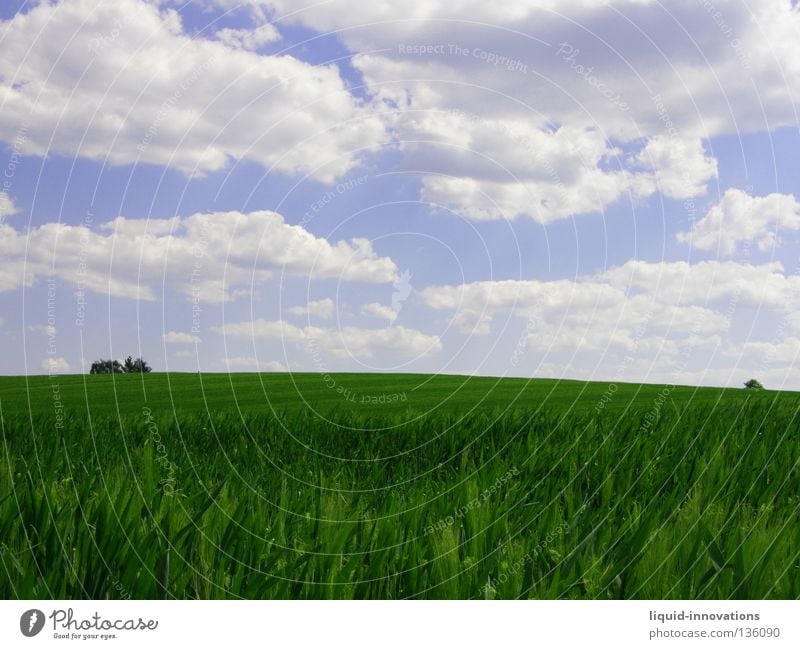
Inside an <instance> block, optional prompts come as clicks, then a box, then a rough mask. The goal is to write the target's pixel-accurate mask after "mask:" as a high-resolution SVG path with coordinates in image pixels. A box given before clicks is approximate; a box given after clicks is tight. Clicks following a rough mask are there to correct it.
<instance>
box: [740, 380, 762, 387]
mask: <svg viewBox="0 0 800 649" xmlns="http://www.w3.org/2000/svg"><path fill="white" fill-rule="evenodd" d="M744 387H745V389H747V390H763V389H764V386H763V385H761V382H760V381H757V380H756V379H750V380H749V381H745V382H744Z"/></svg>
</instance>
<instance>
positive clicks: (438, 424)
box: [0, 374, 800, 599]
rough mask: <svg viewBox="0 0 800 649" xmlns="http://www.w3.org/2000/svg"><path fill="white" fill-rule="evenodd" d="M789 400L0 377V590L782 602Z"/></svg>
mask: <svg viewBox="0 0 800 649" xmlns="http://www.w3.org/2000/svg"><path fill="white" fill-rule="evenodd" d="M799 409H800V394H795V393H777V392H770V391H753V392H751V391H745V390H721V389H714V388H691V387H673V386H658V385H633V384H608V383H584V382H576V381H548V380H538V379H537V380H535V381H529V380H523V379H492V378H474V377H473V378H469V377H459V376H424V375H382V374H380V375H365V374H361V375H358V374H334V375H330V376H327V375H326V376H321V375H319V374H293V375H288V374H234V375H225V374H203V375H200V374H170V375H167V374H149V375H122V376H121V375H116V376H113V375H112V376H61V377H54V378H53V379H50V378H49V377H30V378H23V377H7V378H0V415H1V416H2V418H1V423H2V439H3V444H2V448H1V449H0V563H1V564H2V567H1V568H0V597H4V598H93V599H104V598H163V597H175V598H237V597H244V598H476V599H480V598H520V597H521V598H653V599H661V598H743V599H744V598H747V599H749V598H764V597H767V598H797V597H799V596H800V520H799V518H800V517H799V516H798V514H800V480H799V479H798V478H799V476H798V458H800V434H799V433H798V425H797V424H798V419H797V415H798V410H799Z"/></svg>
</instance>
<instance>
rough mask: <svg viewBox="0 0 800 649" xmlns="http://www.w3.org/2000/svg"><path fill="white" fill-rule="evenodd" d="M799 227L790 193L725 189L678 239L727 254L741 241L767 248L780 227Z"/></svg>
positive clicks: (796, 206) (799, 210) (799, 218)
mask: <svg viewBox="0 0 800 649" xmlns="http://www.w3.org/2000/svg"><path fill="white" fill-rule="evenodd" d="M799 229H800V203H798V201H797V199H796V198H795V197H794V196H792V195H791V194H769V195H768V196H749V195H748V194H746V193H745V192H743V191H742V190H740V189H728V190H727V191H726V192H725V195H724V196H723V197H722V200H721V201H720V202H719V203H717V204H716V205H714V206H713V207H712V208H711V209H710V210H709V211H708V213H707V214H706V215H705V216H704V217H703V218H702V219H700V220H699V221H698V222H697V223H695V225H694V228H693V229H692V231H691V232H682V233H679V234H678V240H679V241H681V242H683V243H690V244H691V245H692V246H693V247H694V248H697V249H699V250H711V251H718V253H719V254H721V255H726V256H729V255H733V254H734V253H735V252H736V247H737V246H738V245H739V244H740V243H744V242H754V243H755V244H756V246H758V249H759V250H762V251H766V250H769V249H770V248H773V247H774V246H775V245H776V243H777V241H778V237H779V233H780V231H781V230H784V231H796V230H799Z"/></svg>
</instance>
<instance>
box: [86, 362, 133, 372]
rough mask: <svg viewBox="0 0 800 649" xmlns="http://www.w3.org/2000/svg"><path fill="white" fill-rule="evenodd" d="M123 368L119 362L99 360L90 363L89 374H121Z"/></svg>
mask: <svg viewBox="0 0 800 649" xmlns="http://www.w3.org/2000/svg"><path fill="white" fill-rule="evenodd" d="M124 371H125V368H124V367H122V364H121V363H120V362H119V361H110V360H109V361H107V360H104V359H102V358H101V359H100V360H98V361H95V362H94V363H92V367H91V369H90V370H89V374H122V373H123V372H124Z"/></svg>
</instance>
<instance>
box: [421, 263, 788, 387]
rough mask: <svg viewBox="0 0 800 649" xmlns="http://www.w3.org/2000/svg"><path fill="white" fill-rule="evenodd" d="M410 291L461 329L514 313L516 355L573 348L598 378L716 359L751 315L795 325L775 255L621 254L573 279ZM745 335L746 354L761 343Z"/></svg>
mask: <svg viewBox="0 0 800 649" xmlns="http://www.w3.org/2000/svg"><path fill="white" fill-rule="evenodd" d="M420 295H421V299H422V301H423V302H424V303H425V304H426V305H427V306H429V307H430V308H433V309H437V310H442V311H447V312H450V313H451V323H452V324H453V326H454V327H456V329H458V330H460V331H462V332H464V333H467V334H471V335H487V334H489V333H490V332H492V325H493V321H494V320H495V319H499V318H500V317H501V316H504V320H503V322H502V323H498V324H497V328H498V329H499V328H500V327H502V328H503V329H505V328H506V327H507V326H509V321H510V320H512V319H524V320H525V326H524V330H523V332H522V334H521V337H520V339H519V342H518V343H517V347H518V351H517V352H515V355H516V356H519V355H520V352H519V349H522V350H524V352H525V353H530V354H536V355H537V357H539V358H540V360H542V362H552V357H551V355H554V354H555V355H558V354H566V356H562V357H558V361H559V362H560V361H561V360H564V361H565V362H566V361H567V360H569V359H572V358H574V357H575V355H581V357H582V361H581V362H580V363H576V366H581V367H583V368H584V370H586V371H587V372H588V376H592V372H595V371H596V372H598V373H599V374H602V375H603V377H604V378H611V375H613V373H614V368H618V367H623V368H624V369H625V371H627V372H630V373H631V375H632V376H636V377H637V379H640V380H655V379H654V378H653V376H651V375H650V373H651V372H655V371H658V372H659V373H660V374H659V375H658V376H659V377H660V378H664V376H669V375H670V372H672V375H673V376H675V375H676V373H678V374H680V373H682V372H689V370H690V369H691V367H690V366H691V365H692V363H699V362H702V361H701V360H700V359H705V360H706V361H707V362H708V363H709V367H711V366H712V365H711V364H712V363H713V365H714V366H715V367H716V366H717V365H718V361H715V360H714V355H715V353H716V350H720V353H721V352H722V350H726V349H730V348H731V346H735V345H738V344H739V343H737V342H736V341H735V338H734V334H735V331H737V330H739V329H743V330H745V331H747V330H749V329H751V325H752V323H753V318H754V317H756V316H754V315H753V314H754V313H759V312H760V313H763V314H764V316H762V317H769V318H771V321H773V322H779V323H780V324H779V329H781V330H782V334H781V338H790V337H791V336H792V335H796V333H797V332H800V317H798V316H797V313H798V309H800V277H798V276H786V275H784V274H783V273H782V267H781V266H780V264H775V263H773V264H764V265H761V266H754V265H750V264H739V263H734V262H702V263H699V264H694V265H689V264H686V263H683V262H662V263H648V262H641V261H631V262H628V263H626V264H623V265H622V266H619V267H616V268H612V269H609V270H607V271H603V272H601V273H598V274H596V275H590V276H584V277H579V278H576V279H574V280H566V279H563V280H552V281H539V280H520V281H514V280H505V281H482V282H473V283H469V284H464V285H460V286H431V287H428V288H426V289H424V290H423V291H422V292H421V294H420ZM737 322H738V323H739V325H740V326H739V327H738V328H737V327H734V326H733V325H734V323H737ZM742 325H746V326H742ZM792 332H795V333H794V334H793V333H792ZM497 336H498V339H499V337H500V334H499V333H498V334H497ZM750 342H751V343H754V344H756V346H755V347H749V348H748V347H746V349H748V350H749V351H750V352H753V351H754V350H759V351H763V349H762V348H761V347H759V346H758V345H761V343H757V341H750ZM783 353H788V352H787V351H786V349H784V348H781V350H780V351H778V352H775V355H776V356H777V355H780V354H783ZM587 359H590V360H587ZM679 359H680V360H679ZM593 364H595V369H594V370H592V369H591V368H592V366H593ZM670 364H671V365H670ZM751 366H752V363H751ZM501 367H502V364H501ZM506 369H507V368H506ZM654 376H655V375H654ZM595 378H598V376H595ZM617 378H619V377H617ZM703 382H705V381H703Z"/></svg>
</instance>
